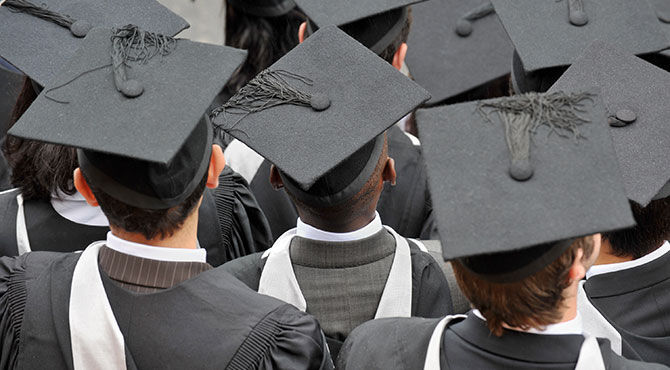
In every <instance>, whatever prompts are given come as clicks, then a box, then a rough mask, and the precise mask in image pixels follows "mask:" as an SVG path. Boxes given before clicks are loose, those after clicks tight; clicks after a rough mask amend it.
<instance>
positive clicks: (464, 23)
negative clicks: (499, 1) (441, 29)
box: [456, 2, 495, 37]
mask: <svg viewBox="0 0 670 370" xmlns="http://www.w3.org/2000/svg"><path fill="white" fill-rule="evenodd" d="M493 13H495V10H494V9H493V4H491V3H490V2H486V3H484V4H482V5H480V6H478V7H476V8H475V9H473V10H471V11H469V12H467V13H466V14H465V15H463V17H462V18H461V19H459V20H458V22H457V23H456V34H457V35H458V36H461V37H468V36H470V34H471V33H472V22H474V21H476V20H477V19H480V18H484V17H486V16H487V15H489V14H493Z"/></svg>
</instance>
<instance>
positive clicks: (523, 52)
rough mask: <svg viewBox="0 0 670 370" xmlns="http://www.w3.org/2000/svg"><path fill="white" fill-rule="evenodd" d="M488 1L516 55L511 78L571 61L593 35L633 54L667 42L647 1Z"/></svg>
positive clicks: (520, 88) (653, 50) (519, 88)
mask: <svg viewBox="0 0 670 370" xmlns="http://www.w3.org/2000/svg"><path fill="white" fill-rule="evenodd" d="M492 3H493V5H494V7H495V9H496V12H497V13H498V16H499V17H500V19H501V20H502V23H503V25H504V26H505V30H506V31H507V34H508V35H509V37H510V39H511V40H512V43H513V44H514V47H515V49H516V52H517V54H518V59H517V60H516V62H515V63H516V67H514V68H513V71H512V74H513V77H514V79H513V82H514V83H517V82H518V80H519V79H522V78H524V76H523V74H528V75H530V74H532V73H533V72H537V71H539V70H545V69H551V68H557V67H564V66H567V65H570V64H572V62H574V61H575V59H577V57H579V56H580V55H581V54H582V52H583V51H584V49H586V48H587V47H588V46H589V45H590V44H591V43H592V42H593V41H595V40H603V41H610V42H613V43H616V44H617V46H618V47H619V48H620V49H621V50H623V51H624V52H626V53H629V54H636V55H640V54H648V53H656V52H658V51H660V50H663V49H666V48H668V47H670V39H668V37H666V33H665V32H664V30H663V28H662V26H661V24H660V22H659V21H658V17H657V16H656V14H655V11H654V10H653V9H652V8H651V6H650V5H649V3H648V2H647V1H629V0H560V1H554V0H540V1H538V0H492ZM563 69H564V68H560V69H558V71H559V72H562V71H563ZM542 73H544V72H542ZM542 73H539V74H540V75H541V74H542ZM551 74H552V75H554V76H555V77H554V79H553V81H555V78H557V77H558V75H560V73H557V72H556V71H551ZM529 78H530V77H529ZM553 81H552V82H553ZM549 86H550V84H549ZM549 86H547V85H545V87H546V88H548V87H549ZM515 87H516V88H517V91H529V90H533V89H534V88H533V84H531V85H530V87H526V88H524V86H515ZM538 90H539V91H544V89H542V88H538Z"/></svg>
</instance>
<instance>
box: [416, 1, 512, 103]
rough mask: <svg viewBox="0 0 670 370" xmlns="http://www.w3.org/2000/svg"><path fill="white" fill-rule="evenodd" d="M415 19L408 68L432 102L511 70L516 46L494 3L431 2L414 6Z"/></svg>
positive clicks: (482, 83)
mask: <svg viewBox="0 0 670 370" xmlns="http://www.w3.org/2000/svg"><path fill="white" fill-rule="evenodd" d="M412 18H413V22H412V32H410V36H409V40H408V41H407V44H408V45H409V48H408V51H407V59H406V61H407V67H408V68H409V70H410V73H411V74H412V77H413V78H414V80H415V81H416V82H417V83H419V85H421V86H423V87H424V88H426V89H427V90H428V91H429V92H430V94H431V95H432V99H431V100H430V102H429V103H430V104H435V103H439V102H441V101H443V100H445V99H447V98H451V97H454V96H456V95H459V94H461V93H464V92H467V91H470V90H472V89H475V88H477V87H480V86H482V85H484V84H486V83H488V82H491V81H493V80H496V79H498V78H501V77H503V76H505V75H507V74H508V73H509V72H510V60H511V59H512V51H513V49H512V44H511V42H510V40H509V37H508V36H507V33H505V30H504V28H503V27H502V24H501V23H500V19H498V16H497V15H496V14H495V11H494V9H493V6H492V5H491V2H490V1H488V0H430V1H427V2H425V3H422V4H417V5H415V6H413V7H412ZM471 100H472V99H471Z"/></svg>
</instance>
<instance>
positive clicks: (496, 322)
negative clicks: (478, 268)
mask: <svg viewBox="0 0 670 370" xmlns="http://www.w3.org/2000/svg"><path fill="white" fill-rule="evenodd" d="M599 248H600V235H599V234H596V235H593V236H587V237H582V238H579V239H576V240H575V241H574V242H573V243H572V244H571V245H570V246H569V247H568V248H567V250H566V251H565V252H563V253H562V254H561V255H560V256H559V257H558V258H557V259H556V260H554V261H553V262H552V263H550V264H549V265H548V266H546V267H544V268H543V269H542V270H540V271H538V272H536V273H534V274H532V275H530V276H528V277H526V278H524V279H522V280H520V281H515V282H510V283H495V282H492V281H490V280H488V279H484V278H482V277H481V276H480V275H478V274H475V273H473V272H472V271H471V270H470V269H468V268H467V267H466V266H465V265H464V264H463V261H461V260H454V261H452V265H453V268H454V273H455V276H456V280H457V282H458V285H459V287H460V288H461V290H462V291H463V294H465V296H466V297H467V298H468V300H469V301H470V302H471V304H472V306H473V307H475V308H477V309H478V310H479V311H480V312H481V313H482V315H484V317H485V318H486V324H487V325H488V327H489V330H490V331H491V333H493V334H494V335H496V336H501V335H502V334H503V329H504V328H505V327H508V328H510V327H511V328H519V329H522V330H527V329H530V328H538V329H541V328H543V327H544V326H546V325H549V324H554V323H557V322H560V321H562V319H563V317H564V316H565V313H566V311H568V310H569V309H572V310H574V309H575V308H576V292H577V290H576V289H577V285H578V284H579V281H580V280H581V279H582V278H583V277H584V276H585V275H586V271H587V270H588V269H589V268H590V267H591V265H593V262H594V261H595V258H596V257H597V256H598V251H599ZM516 253H520V252H516ZM491 256H493V255H491ZM473 258H477V257H473ZM484 258H486V257H484ZM569 300H574V302H573V303H574V304H570V303H569Z"/></svg>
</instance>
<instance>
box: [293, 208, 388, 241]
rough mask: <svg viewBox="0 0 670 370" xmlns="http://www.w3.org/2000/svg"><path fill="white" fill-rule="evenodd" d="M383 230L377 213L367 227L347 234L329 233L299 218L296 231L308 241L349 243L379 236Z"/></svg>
mask: <svg viewBox="0 0 670 370" xmlns="http://www.w3.org/2000/svg"><path fill="white" fill-rule="evenodd" d="M382 228H383V226H382V220H381V218H380V217H379V213H377V212H376V211H375V218H374V219H373V220H372V221H371V222H370V223H369V224H367V225H366V226H364V227H362V228H360V229H358V230H354V231H350V232H346V233H333V232H329V231H323V230H319V229H317V228H315V227H314V226H311V225H308V224H306V223H304V222H303V221H302V220H301V219H300V218H298V225H297V229H296V235H297V236H299V237H302V238H306V239H312V240H320V241H326V242H347V241H353V240H361V239H365V238H367V237H370V236H372V235H375V234H377V233H378V232H379V231H381V230H382Z"/></svg>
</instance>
